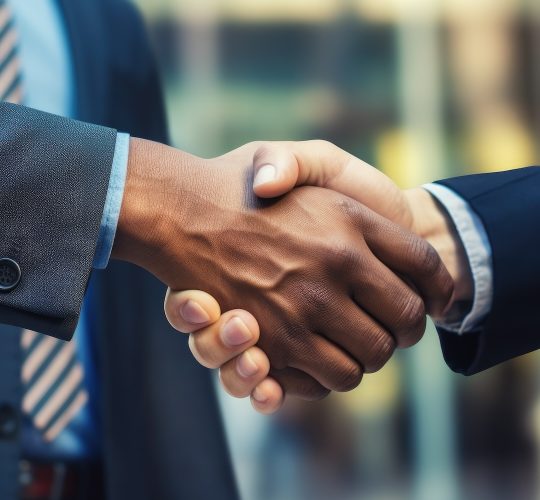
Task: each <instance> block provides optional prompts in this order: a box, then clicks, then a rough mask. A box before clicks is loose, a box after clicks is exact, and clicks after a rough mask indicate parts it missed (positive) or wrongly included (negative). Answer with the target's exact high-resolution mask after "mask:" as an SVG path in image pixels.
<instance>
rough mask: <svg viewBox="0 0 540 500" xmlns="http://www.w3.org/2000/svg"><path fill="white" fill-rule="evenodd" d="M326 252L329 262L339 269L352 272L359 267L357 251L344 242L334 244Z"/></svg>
mask: <svg viewBox="0 0 540 500" xmlns="http://www.w3.org/2000/svg"><path fill="white" fill-rule="evenodd" d="M326 252H327V254H328V257H329V261H330V262H332V264H333V265H334V266H339V268H340V269H343V270H347V271H353V270H355V269H356V268H357V267H358V266H359V257H358V250H357V249H355V248H354V247H352V246H351V245H349V244H348V243H346V242H342V241H341V242H340V241H338V242H334V243H333V244H332V245H330V246H329V247H328V248H327V250H326Z"/></svg>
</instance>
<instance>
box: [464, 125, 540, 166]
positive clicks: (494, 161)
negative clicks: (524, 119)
mask: <svg viewBox="0 0 540 500" xmlns="http://www.w3.org/2000/svg"><path fill="white" fill-rule="evenodd" d="M465 148H466V152H467V153H468V156H469V157H470V158H471V161H472V163H473V164H472V165H471V167H472V168H474V170H476V171H480V172H492V171H494V170H508V169H511V168H518V167H523V166H527V165H532V164H533V163H535V161H536V148H535V144H534V141H533V138H532V136H531V134H530V133H529V131H528V130H527V129H526V128H525V126H524V125H523V124H521V123H519V122H513V121H509V122H506V123H505V122H502V121H501V122H493V123H491V124H486V123H484V124H483V125H482V126H481V127H478V128H477V130H475V131H473V132H472V134H471V135H470V136H469V138H467V139H466V142H465Z"/></svg>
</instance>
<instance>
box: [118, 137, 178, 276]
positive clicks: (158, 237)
mask: <svg viewBox="0 0 540 500" xmlns="http://www.w3.org/2000/svg"><path fill="white" fill-rule="evenodd" d="M179 153H180V152H179V151H177V150H174V149H172V148H169V147H167V146H164V145H162V144H159V143H156V142H152V141H146V140H143V139H136V138H131V139H130V144H129V161H128V166H127V173H126V182H125V188H124V196H123V200H122V206H121V209H120V215H119V218H118V227H117V230H116V237H115V240H114V245H113V249H112V253H111V257H112V258H114V259H118V260H124V261H127V262H131V263H133V264H136V265H139V266H141V267H144V268H145V269H148V270H150V271H153V269H152V265H153V262H155V260H156V253H157V252H159V251H161V250H163V249H164V248H165V247H166V245H165V244H166V238H165V236H164V235H165V232H164V226H165V225H166V217H165V214H166V213H167V211H166V208H167V207H165V203H166V201H165V198H166V193H167V186H171V185H172V184H171V183H172V182H173V181H174V179H173V177H174V173H173V172H172V169H171V168H170V167H169V166H170V165H172V164H173V163H174V158H173V155H174V154H179ZM178 237H179V238H180V237H181V235H178Z"/></svg>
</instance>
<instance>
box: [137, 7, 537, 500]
mask: <svg viewBox="0 0 540 500" xmlns="http://www.w3.org/2000/svg"><path fill="white" fill-rule="evenodd" d="M137 3H138V4H139V6H140V7H141V9H142V10H143V12H144V14H145V17H146V20H147V23H148V27H149V29H150V31H151V33H152V37H153V40H154V43H155V47H156V51H157V54H158V57H159V60H160V64H161V69H162V76H163V82H164V85H165V90H166V96H167V106H168V114H169V120H170V124H171V132H172V137H173V141H174V143H175V145H176V146H178V147H182V148H184V149H186V150H188V151H190V152H192V153H195V154H198V155H202V156H213V155H218V154H222V153H223V152H225V151H228V150H230V149H232V148H234V147H236V146H239V145H241V144H243V143H245V142H249V141H252V140H304V139H311V138H322V139H327V140H330V141H332V142H334V143H336V144H337V145H339V146H340V147H342V148H344V149H346V150H348V151H350V152H352V153H354V154H356V155H358V156H360V157H362V158H363V159H365V160H366V161H368V162H370V163H372V164H374V165H376V166H377V167H379V168H381V169H382V170H383V171H385V172H386V173H388V174H389V175H390V176H392V177H393V178H394V179H395V180H396V181H397V182H398V183H399V184H400V185H402V186H404V187H407V186H414V185H418V184H420V183H423V182H428V181H430V180H433V179H435V178H440V177H443V176H449V175H458V174H462V173H470V172H477V171H491V170H498V169H508V168H514V167H519V166H525V165H532V164H538V159H539V150H538V143H539V141H538V137H540V2H538V0H530V1H528V0H474V1H470V0H447V1H442V0H441V1H436V0H138V1H137ZM511 334H512V332H509V335H511ZM539 367H540V357H539V355H538V354H535V353H533V354H530V355H528V356H525V357H523V358H521V359H518V360H516V361H513V362H510V363H507V364H505V365H502V366H499V367H497V368H494V369H491V370H489V371H487V372H485V373H482V374H480V375H476V376H474V377H471V378H463V377H461V376H457V375H455V374H453V373H451V372H450V371H449V369H448V368H447V367H446V366H445V365H444V362H443V359H442V355H441V353H440V350H439V347H438V340H437V338H436V333H435V331H434V329H433V327H430V328H429V329H428V331H427V333H426V336H425V338H424V340H423V341H422V342H421V343H420V344H419V345H418V346H416V347H415V348H413V349H411V350H410V351H407V352H399V353H398V355H397V356H396V357H395V358H394V359H393V360H392V361H391V363H390V364H389V365H388V366H387V367H385V368H384V369H383V370H382V371H381V372H380V373H378V374H375V375H369V376H367V377H365V379H364V382H363V383H362V385H361V386H360V387H359V388H358V389H357V390H355V391H353V392H352V393H349V394H345V395H333V396H332V397H330V398H329V399H327V400H325V401H323V402H319V403H310V404H304V403H299V402H290V403H289V404H287V406H286V408H285V409H284V411H283V412H282V413H281V414H280V415H278V416H277V417H273V418H265V417H260V416H257V415H255V414H254V412H253V411H252V410H251V407H250V405H249V402H247V401H234V400H232V399H230V398H228V397H223V408H224V415H225V420H226V425H227V428H228V432H229V440H230V443H231V448H232V453H233V457H234V462H235V469H236V472H237V476H238V480H239V483H240V486H241V490H242V494H243V497H244V499H245V500H288V499H294V500H303V499H306V500H307V499H309V500H318V499H329V498H332V499H339V500H341V499H344V500H347V499H359V498H362V499H364V498H367V499H371V498H373V499H403V498H414V499H429V500H433V499H437V500H439V499H474V500H483V499H490V500H491V499H522V498H523V499H529V498H539V497H540V488H539V484H538V479H537V478H538V477H540V471H539V470H538V469H539V466H538V463H539V462H538V451H539V446H540V391H539V389H540V384H539V381H540V373H539Z"/></svg>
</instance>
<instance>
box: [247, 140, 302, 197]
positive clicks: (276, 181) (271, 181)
mask: <svg viewBox="0 0 540 500" xmlns="http://www.w3.org/2000/svg"><path fill="white" fill-rule="evenodd" d="M290 144H292V143H277V142H272V143H263V144H262V145H260V146H259V147H258V148H257V150H256V152H255V154H254V155H253V168H254V179H253V190H254V192H255V194H256V195H257V196H260V197H261V198H273V197H276V196H280V195H282V194H284V193H287V192H289V191H290V190H291V189H293V188H294V186H295V185H296V184H297V180H298V174H299V171H298V169H299V165H298V162H297V160H296V157H295V155H294V154H293V152H292V149H291V147H290Z"/></svg>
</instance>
